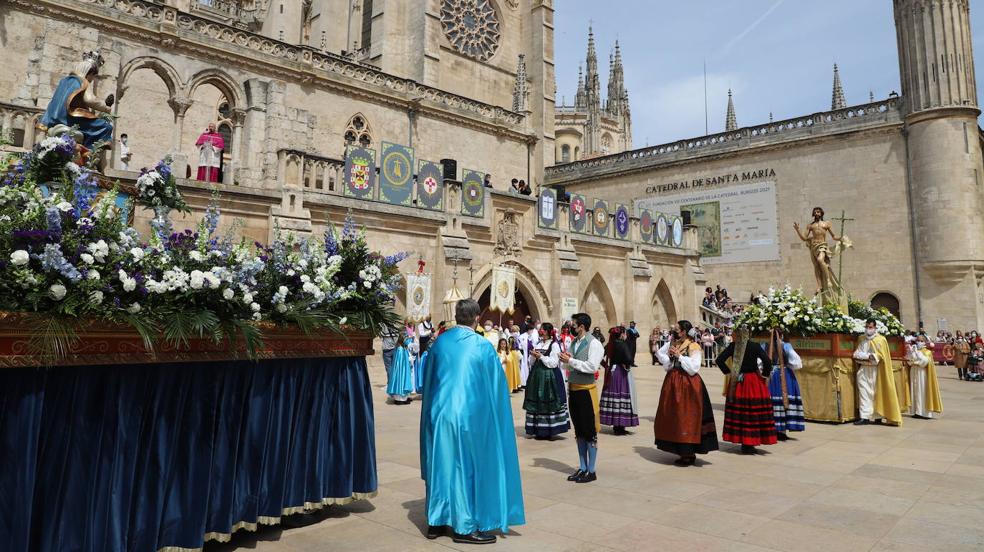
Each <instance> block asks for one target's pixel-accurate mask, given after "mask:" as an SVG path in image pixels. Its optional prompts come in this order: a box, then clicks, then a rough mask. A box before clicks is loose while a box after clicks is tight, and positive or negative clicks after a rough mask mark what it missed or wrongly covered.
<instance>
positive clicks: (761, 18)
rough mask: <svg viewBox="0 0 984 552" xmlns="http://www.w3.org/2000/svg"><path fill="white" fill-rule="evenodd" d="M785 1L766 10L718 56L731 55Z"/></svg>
mask: <svg viewBox="0 0 984 552" xmlns="http://www.w3.org/2000/svg"><path fill="white" fill-rule="evenodd" d="M785 1H786V0H776V2H775V3H774V4H772V6H771V7H769V9H767V10H765V12H764V13H762V15H760V16H759V17H758V19H756V20H755V21H753V22H752V24H751V25H749V26H748V27H745V30H743V31H742V32H740V33H738V34H737V35H736V36H735V37H734V38H732V39H731V40H729V41H728V43H727V44H725V45H724V48H722V49H721V51H720V52H719V53H718V55H719V56H722V57H723V56H726V55H728V54H729V53H731V49H732V48H734V47H735V45H736V44H738V43H739V42H741V41H742V39H744V38H745V37H746V36H748V35H749V34H751V32H752V31H754V30H755V29H756V28H758V26H759V25H761V24H762V22H763V21H765V20H766V19H768V18H769V16H770V15H772V12H774V11H776V10H777V9H778V8H779V6H781V5H782V3H783V2H785Z"/></svg>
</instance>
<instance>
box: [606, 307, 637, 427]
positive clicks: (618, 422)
mask: <svg viewBox="0 0 984 552" xmlns="http://www.w3.org/2000/svg"><path fill="white" fill-rule="evenodd" d="M608 335H609V339H608V347H607V350H606V363H605V383H604V385H603V387H602V391H601V408H600V416H601V425H607V426H612V427H613V429H614V433H615V435H629V432H628V431H626V430H625V428H627V427H635V426H637V425H639V403H638V399H637V396H638V395H637V394H636V389H635V377H634V376H633V375H632V353H631V352H630V351H629V343H628V341H627V340H626V332H625V330H624V329H623V328H622V327H620V326H616V327H614V328H612V329H611V330H610V331H609V332H608Z"/></svg>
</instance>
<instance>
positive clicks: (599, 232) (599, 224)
mask: <svg viewBox="0 0 984 552" xmlns="http://www.w3.org/2000/svg"><path fill="white" fill-rule="evenodd" d="M609 219H611V216H609V214H608V202H607V201H604V200H602V199H596V200H595V202H594V233H595V235H596V236H608V226H609V224H610V220H609Z"/></svg>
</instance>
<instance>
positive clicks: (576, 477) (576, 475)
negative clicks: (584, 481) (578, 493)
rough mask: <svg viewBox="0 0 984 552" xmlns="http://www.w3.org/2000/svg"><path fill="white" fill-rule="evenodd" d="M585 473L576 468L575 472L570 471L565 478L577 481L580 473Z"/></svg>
mask: <svg viewBox="0 0 984 552" xmlns="http://www.w3.org/2000/svg"><path fill="white" fill-rule="evenodd" d="M585 473H586V472H583V471H581V470H577V471H576V472H574V473H572V474H570V475H568V476H567V480H568V481H577V480H578V478H579V477H581V476H582V475H584V474H585Z"/></svg>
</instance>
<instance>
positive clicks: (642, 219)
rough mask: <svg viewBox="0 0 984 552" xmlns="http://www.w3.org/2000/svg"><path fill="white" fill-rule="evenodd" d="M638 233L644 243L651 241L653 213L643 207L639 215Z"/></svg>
mask: <svg viewBox="0 0 984 552" xmlns="http://www.w3.org/2000/svg"><path fill="white" fill-rule="evenodd" d="M639 235H640V236H642V241H643V242H644V243H652V241H653V213H652V211H650V210H649V209H643V210H642V214H641V215H639Z"/></svg>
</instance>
